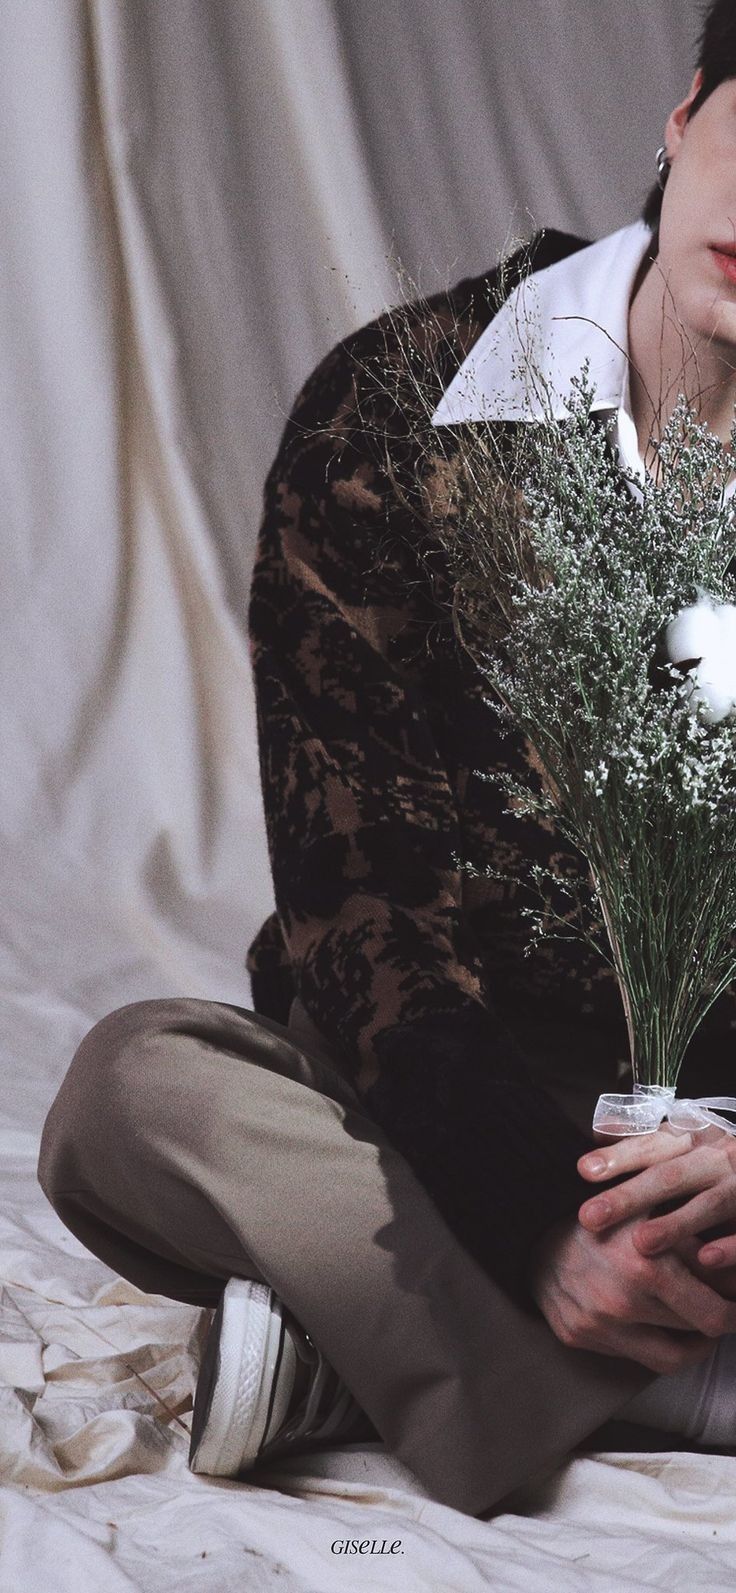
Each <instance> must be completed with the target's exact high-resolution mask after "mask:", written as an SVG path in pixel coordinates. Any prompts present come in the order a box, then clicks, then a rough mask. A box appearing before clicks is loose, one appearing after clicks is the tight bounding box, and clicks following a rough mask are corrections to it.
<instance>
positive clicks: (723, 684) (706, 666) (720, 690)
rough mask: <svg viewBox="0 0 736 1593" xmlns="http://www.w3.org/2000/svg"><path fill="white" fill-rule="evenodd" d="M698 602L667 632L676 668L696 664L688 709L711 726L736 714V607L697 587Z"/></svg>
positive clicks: (684, 611)
mask: <svg viewBox="0 0 736 1593" xmlns="http://www.w3.org/2000/svg"><path fill="white" fill-rule="evenodd" d="M696 591H697V594H698V597H697V602H695V603H692V604H690V605H689V606H688V607H687V608H683V609H681V610H680V613H679V614H678V615H677V616H676V618H675V619H673V620H671V621H670V623H669V625H668V626H667V629H666V631H665V646H666V648H667V655H668V657H669V659H670V660H671V662H672V663H673V664H681V663H684V662H685V660H687V659H693V660H697V663H695V664H694V667H693V668H692V669H691V670H690V676H691V679H692V682H693V684H692V686H691V688H690V694H689V699H688V701H689V706H690V707H691V708H692V710H693V711H694V712H697V711H698V710H699V711H700V714H701V717H702V718H703V719H704V720H705V721H706V723H707V724H709V725H717V724H719V723H720V721H721V720H722V719H725V718H726V717H727V716H728V715H729V714H733V713H734V711H736V605H735V604H733V603H719V602H718V600H717V598H714V597H712V596H711V595H710V593H709V592H706V591H705V589H704V587H702V586H698V587H696Z"/></svg>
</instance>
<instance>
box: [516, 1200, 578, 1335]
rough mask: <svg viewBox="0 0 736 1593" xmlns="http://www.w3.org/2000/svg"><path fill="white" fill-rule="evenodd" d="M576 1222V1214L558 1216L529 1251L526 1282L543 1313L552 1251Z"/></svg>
mask: <svg viewBox="0 0 736 1593" xmlns="http://www.w3.org/2000/svg"><path fill="white" fill-rule="evenodd" d="M576 1224H577V1217H576V1216H572V1217H561V1218H559V1219H558V1221H557V1222H554V1223H552V1224H551V1226H550V1227H549V1228H545V1230H544V1233H542V1234H540V1235H539V1237H538V1238H537V1239H536V1240H535V1242H534V1244H533V1245H532V1247H531V1250H530V1251H529V1257H528V1260H527V1268H526V1284H527V1288H528V1290H529V1294H530V1295H531V1298H532V1299H533V1301H534V1303H535V1305H536V1306H538V1308H539V1310H540V1311H541V1312H542V1313H543V1314H544V1305H543V1300H544V1297H545V1293H546V1285H547V1281H548V1278H549V1274H550V1271H551V1269H552V1265H553V1257H554V1253H555V1251H556V1249H557V1248H558V1246H559V1244H560V1242H561V1241H564V1240H565V1239H567V1238H568V1237H569V1235H570V1234H571V1233H572V1230H573V1229H574V1228H575V1226H576Z"/></svg>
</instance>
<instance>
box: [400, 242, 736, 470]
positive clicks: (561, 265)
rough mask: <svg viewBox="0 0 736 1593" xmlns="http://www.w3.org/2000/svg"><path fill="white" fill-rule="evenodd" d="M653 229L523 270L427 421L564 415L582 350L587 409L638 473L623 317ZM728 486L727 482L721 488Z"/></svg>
mask: <svg viewBox="0 0 736 1593" xmlns="http://www.w3.org/2000/svg"><path fill="white" fill-rule="evenodd" d="M651 237H652V234H651V231H650V229H649V227H647V226H645V224H644V222H643V221H635V222H633V223H632V224H631V225H630V226H628V227H622V228H621V229H620V230H619V231H618V232H613V233H611V234H610V235H609V236H608V237H607V238H601V239H600V240H599V242H598V243H592V244H589V245H588V246H587V247H586V248H585V249H579V250H577V251H576V253H575V254H573V255H567V256H566V257H565V258H564V259H563V260H558V261H557V262H556V264H555V265H551V266H546V267H545V268H544V270H542V271H535V272H532V273H530V275H529V276H527V277H525V278H524V279H523V281H522V282H520V283H519V285H518V287H516V288H515V289H514V291H513V293H511V294H510V296H509V298H508V299H507V300H506V302H505V303H504V304H503V305H502V306H501V309H500V310H499V312H498V314H497V315H496V316H494V318H493V320H492V321H491V322H489V324H488V326H487V327H486V329H485V331H484V332H482V333H481V336H480V337H479V338H478V340H477V342H476V343H474V345H473V347H472V349H471V350H470V353H469V355H468V357H467V359H466V360H465V361H464V363H463V364H462V365H461V367H460V369H459V371H458V372H457V374H456V375H455V376H454V378H453V380H452V381H451V383H450V385H449V387H448V388H447V389H446V391H445V392H444V393H443V395H442V398H441V400H440V403H439V404H438V406H437V409H436V410H435V412H434V414H433V416H432V425H433V426H452V425H457V424H458V423H459V422H461V421H471V420H517V421H535V420H544V419H545V418H546V419H549V418H554V419H563V418H564V416H565V415H567V414H568V413H569V402H570V398H571V394H572V386H571V383H572V379H573V377H579V376H580V374H581V371H582V367H583V364H584V363H585V361H586V360H587V361H588V363H589V382H590V386H591V387H592V389H593V392H594V395H595V396H594V399H593V403H592V405H591V409H592V410H594V411H596V412H602V413H603V414H606V415H608V416H610V418H611V421H612V423H613V425H612V431H613V439H614V441H615V444H616V448H617V452H618V459H619V463H620V464H621V466H622V468H623V469H624V470H626V471H627V472H628V473H629V475H631V476H634V477H636V478H638V480H639V481H640V482H642V483H643V482H645V481H646V467H645V464H644V460H643V458H642V455H641V452H640V449H639V440H638V437H637V433H636V426H635V425H634V419H633V415H632V413H631V400H630V395H629V352H628V346H629V338H628V321H629V303H630V300H631V294H632V290H633V286H634V282H635V280H636V276H637V273H638V271H639V267H640V265H641V263H642V260H643V259H644V255H645V252H646V250H647V248H648V247H649V244H650V242H651ZM735 489H736V482H731V483H730V484H729V486H728V487H727V489H726V493H725V496H726V497H730V496H731V494H732V493H733V491H734V490H735ZM633 490H634V491H636V488H634V489H633ZM637 496H638V494H637Z"/></svg>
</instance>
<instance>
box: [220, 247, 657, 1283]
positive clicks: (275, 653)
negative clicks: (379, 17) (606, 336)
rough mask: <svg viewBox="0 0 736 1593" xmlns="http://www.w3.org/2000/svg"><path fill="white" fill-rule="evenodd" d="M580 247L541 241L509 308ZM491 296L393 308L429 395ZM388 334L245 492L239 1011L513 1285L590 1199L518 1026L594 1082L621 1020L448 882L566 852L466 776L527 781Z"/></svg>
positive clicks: (499, 894) (355, 340)
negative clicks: (258, 901)
mask: <svg viewBox="0 0 736 1593" xmlns="http://www.w3.org/2000/svg"><path fill="white" fill-rule="evenodd" d="M580 247H582V244H581V242H580V241H579V240H577V239H573V238H569V237H566V236H564V235H562V234H555V233H547V234H545V235H542V236H541V237H540V238H538V239H536V240H535V241H534V243H533V244H532V245H531V246H530V248H529V249H527V250H526V251H524V253H523V255H522V254H520V255H519V256H518V257H516V258H515V259H514V260H513V261H512V262H511V264H510V265H507V267H506V269H505V277H504V289H505V291H510V289H511V287H513V286H514V285H515V282H516V281H517V280H518V279H519V275H520V272H521V271H522V270H523V269H526V268H528V266H529V263H530V262H531V263H532V265H533V268H534V269H541V268H542V267H543V266H546V265H549V264H551V263H552V262H553V261H554V260H556V259H559V258H562V257H563V256H564V255H566V254H568V253H570V252H572V251H573V250H575V249H577V248H580ZM494 302H495V303H497V302H498V279H497V275H496V274H495V273H490V274H489V275H488V276H486V277H480V278H475V279H470V280H466V281H464V282H462V283H460V284H459V286H458V287H457V288H455V289H454V290H453V291H452V292H450V293H447V294H442V295H437V296H436V297H435V298H433V299H431V300H429V301H425V303H424V304H422V305H418V306H416V307H413V308H411V307H410V308H409V309H408V310H405V311H403V312H402V314H403V315H405V316H407V317H408V318H409V322H410V323H411V330H412V341H413V343H414V344H416V346H417V347H421V346H422V344H423V345H424V348H425V351H426V354H427V359H426V366H425V373H424V377H423V379H424V380H426V382H427V383H430V384H431V383H434V385H435V391H434V393H432V394H431V397H432V399H433V403H437V402H438V401H439V398H440V395H441V393H442V391H443V389H444V388H445V387H446V386H447V385H448V384H449V382H450V380H451V379H452V376H453V375H454V373H455V371H456V370H457V368H458V367H459V365H460V364H462V362H463V360H464V359H465V357H466V355H467V353H468V352H469V350H470V348H471V347H472V344H473V343H474V341H475V340H476V339H477V337H478V336H479V335H480V333H481V331H482V330H483V328H484V326H485V325H486V324H487V322H488V320H489V318H490V316H491V314H492V313H493V310H492V306H493V304H494ZM398 324H399V323H398V322H397V320H396V318H394V317H389V316H384V317H382V318H381V319H380V320H378V321H376V322H374V323H372V324H371V325H370V326H367V327H365V328H363V329H362V330H361V331H359V332H358V333H356V334H355V335H354V336H352V337H351V338H348V339H347V340H346V341H345V342H343V343H341V344H340V345H338V347H337V348H335V349H334V350H333V352H332V353H331V354H330V355H328V357H327V358H326V359H325V360H324V361H323V362H322V363H321V365H320V366H319V367H318V368H317V370H316V371H315V372H314V374H313V375H312V376H311V377H310V379H309V381H308V382H307V384H306V386H305V387H304V389H303V391H302V393H301V394H300V396H299V398H298V400H297V402H296V405H295V408H294V411H293V413H292V416H291V418H290V420H289V422H288V424H287V426H286V430H285V432H284V436H283V439H282V442H281V445H280V448H279V451H278V454H277V457H276V460H275V461H274V464H273V467H272V469H271V471H270V473H269V476H268V480H267V483H266V489H265V509H264V516H263V522H262V526H261V531H260V539H259V545H258V553H257V559H256V564H255V569H254V574H253V584H252V596H251V605H250V632H251V640H252V654H253V667H254V674H255V686H256V697H257V705H258V728H259V745H260V763H261V779H262V788H263V798H264V805H265V814H266V822H267V831H268V841H269V850H270V857H271V867H272V872H273V882H274V890H275V899H276V904H277V913H276V914H275V915H274V916H273V917H272V918H271V919H269V920H268V922H267V923H266V924H265V925H264V927H263V929H262V930H261V932H260V934H259V935H258V936H257V938H256V940H255V941H254V943H253V945H252V947H251V948H250V952H249V956H248V968H249V971H250V974H251V978H252V985H253V1000H254V1004H255V1006H256V1008H257V1010H259V1011H261V1012H263V1013H265V1014H267V1015H270V1016H272V1017H274V1018H276V1019H278V1020H280V1021H282V1022H286V1020H287V1017H288V1011H289V1005H290V1001H291V998H292V996H293V995H294V994H296V993H298V994H299V996H300V998H301V1000H302V1002H303V1003H304V1006H305V1007H306V1009H307V1011H308V1013H309V1014H310V1016H311V1018H312V1020H313V1021H314V1023H315V1024H316V1025H317V1027H318V1029H319V1030H320V1031H321V1032H322V1033H323V1034H324V1035H325V1037H326V1038H327V1039H328V1040H329V1042H330V1043H331V1044H332V1045H333V1046H334V1047H335V1048H336V1049H337V1051H338V1053H339V1055H340V1056H341V1058H342V1059H343V1066H344V1068H345V1072H346V1074H348V1076H349V1077H350V1078H351V1079H352V1082H353V1083H354V1085H355V1087H356V1088H357V1090H358V1092H359V1094H360V1095H361V1096H362V1098H363V1099H364V1101H365V1102H366V1105H367V1107H368V1109H369V1110H370V1112H371V1114H372V1115H373V1116H374V1117H375V1118H376V1119H377V1120H378V1121H379V1122H380V1123H381V1125H382V1126H383V1128H384V1130H385V1132H386V1134H387V1136H388V1137H389V1138H390V1139H391V1140H392V1141H393V1143H394V1144H395V1145H396V1146H397V1147H398V1148H399V1149H400V1150H401V1151H402V1153H403V1154H404V1155H405V1156H406V1158H407V1159H408V1160H409V1161H410V1163H411V1164H412V1166H413V1167H414V1169H415V1171H416V1172H417V1174H418V1176H419V1177H420V1178H421V1180H422V1181H423V1183H424V1184H425V1186H426V1187H427V1189H428V1190H429V1192H430V1193H431V1194H432V1195H433V1197H434V1199H435V1200H436V1202H437V1204H438V1205H439V1207H440V1209H441V1210H442V1211H443V1213H444V1214H445V1216H446V1218H447V1220H448V1221H449V1222H450V1223H451V1225H452V1226H453V1227H454V1228H455V1230H456V1231H457V1232H458V1233H459V1234H460V1236H461V1238H462V1239H463V1241H464V1243H465V1244H466V1245H467V1246H468V1248H469V1249H470V1250H471V1251H472V1253H473V1254H475V1255H476V1256H477V1257H478V1258H479V1259H480V1260H481V1262H482V1263H483V1264H484V1265H485V1266H487V1267H488V1269H489V1270H490V1271H491V1272H492V1273H493V1274H494V1275H495V1276H496V1277H497V1278H498V1279H499V1280H500V1281H501V1282H504V1283H505V1284H506V1285H507V1286H509V1287H511V1288H519V1287H520V1286H521V1285H522V1282H523V1276H524V1271H525V1267H526V1262H527V1258H528V1254H529V1250H530V1248H531V1246H532V1245H533V1243H534V1241H535V1239H536V1238H537V1237H538V1236H540V1235H541V1234H542V1233H543V1232H544V1231H545V1230H546V1229H547V1228H548V1227H549V1226H550V1225H551V1224H552V1223H554V1222H555V1221H556V1220H557V1219H558V1218H560V1217H561V1216H563V1215H565V1214H568V1213H570V1212H572V1211H574V1210H575V1209H576V1206H577V1204H579V1202H580V1199H581V1198H584V1196H585V1193H586V1189H585V1186H584V1185H583V1184H582V1182H581V1181H580V1180H579V1179H578V1176H577V1173H576V1170H575V1161H576V1158H577V1156H578V1155H579V1154H580V1153H581V1152H582V1151H583V1150H584V1149H586V1148H587V1146H588V1143H589V1141H588V1139H587V1137H586V1136H585V1135H584V1134H583V1133H582V1132H581V1131H580V1129H579V1128H577V1127H575V1125H574V1124H573V1123H572V1122H571V1121H570V1120H569V1119H568V1118H567V1117H566V1116H565V1115H564V1114H563V1112H562V1111H561V1110H560V1108H559V1107H558V1106H557V1105H555V1104H554V1103H553V1102H552V1101H551V1100H550V1099H549V1098H547V1097H545V1095H544V1094H543V1093H541V1092H540V1089H539V1085H538V1082H536V1080H535V1078H533V1077H532V1073H531V1072H530V1069H529V1067H528V1065H527V1062H526V1060H525V1058H524V1055H523V1052H522V1050H521V1049H520V1047H519V1045H518V1043H517V1042H516V1040H515V1039H514V1036H513V1033H512V1031H513V1029H514V1028H515V1027H517V1028H518V1025H517V1024H516V1017H517V1016H518V1015H522V1016H523V1017H524V1018H525V1019H526V1018H529V1017H530V1016H531V1017H534V1018H536V1019H537V1020H538V1023H539V1026H540V1032H541V1033H542V1035H543V1034H544V1032H545V1026H546V1025H549V1026H550V1032H551V1030H552V1028H553V1026H554V1025H555V1024H556V1025H557V1026H558V1033H560V1034H561V1033H564V1034H566V1035H567V1034H569V1033H571V1034H572V1037H573V1039H572V1043H573V1046H575V1045H577V1048H578V1054H577V1056H575V1055H571V1058H570V1065H571V1068H572V1069H573V1070H574V1067H575V1065H576V1064H577V1066H578V1067H579V1068H581V1069H584V1068H585V1067H586V1065H587V1063H588V1062H589V1061H590V1054H591V1052H594V1053H595V1055H596V1056H597V1057H598V1059H599V1060H600V1058H601V1056H602V1055H603V1054H604V1053H605V1055H606V1056H607V1058H608V1059H609V1061H610V1077H609V1079H608V1080H607V1081H604V1082H608V1084H609V1087H611V1086H615V1077H616V1061H617V1059H618V1058H625V1056H626V1052H627V1044H626V1033H625V1025H624V1021H623V1016H622V1011H621V1003H620V999H619V996H618V992H617V989H616V986H615V982H614V979H613V975H612V973H611V971H610V969H609V968H608V967H607V966H606V965H605V963H604V962H603V961H602V960H601V959H600V958H596V956H595V953H594V952H593V951H592V950H589V949H587V948H586V947H585V946H584V945H583V944H582V943H580V942H576V941H570V942H568V941H553V942H548V943H545V944H543V945H542V946H540V947H538V948H536V949H535V950H534V952H533V954H532V955H531V956H527V957H525V956H524V947H525V945H526V943H527V940H528V926H527V922H526V920H525V919H524V918H523V917H521V916H520V907H521V906H522V905H524V903H525V902H527V901H529V900H531V898H530V897H529V896H528V894H525V889H524V887H523V885H516V884H514V883H509V882H503V881H499V880H495V879H489V878H487V877H480V878H478V877H470V876H469V874H468V873H467V872H466V871H465V870H464V869H463V868H461V866H460V859H464V860H465V862H466V863H470V864H472V865H474V867H475V868H476V869H478V870H482V869H483V868H484V866H485V865H487V864H489V863H490V864H492V866H493V867H494V868H496V869H500V870H502V871H504V872H508V873H509V874H515V873H519V872H520V869H521V865H522V862H523V860H524V859H527V860H529V859H536V860H538V861H539V862H541V863H543V864H544V865H546V866H547V867H554V868H555V869H556V870H557V871H559V872H560V873H562V874H563V875H564V874H565V873H566V872H567V871H568V870H571V869H572V870H576V869H578V868H579V864H580V859H579V858H574V857H572V856H571V855H570V853H569V851H566V850H565V847H564V846H563V845H561V844H560V838H559V837H558V836H556V835H555V832H554V829H553V828H552V826H551V825H550V824H549V823H548V822H547V823H545V825H541V824H540V823H539V822H538V821H533V820H530V819H528V820H521V819H520V818H518V817H516V816H514V815H511V814H509V813H504V808H506V807H507V798H506V797H505V795H504V794H503V792H502V791H501V790H499V789H498V788H497V787H496V786H495V785H493V784H491V783H488V782H485V781H482V780H480V779H479V778H478V777H477V776H476V774H475V773H474V771H475V770H477V769H479V768H480V769H494V768H495V769H499V768H504V767H505V768H510V769H517V770H519V771H520V772H524V771H526V772H528V768H529V765H530V762H531V763H533V754H532V753H531V749H530V748H529V746H528V744H527V743H526V742H525V741H524V739H523V738H522V737H521V736H520V735H518V734H516V733H514V732H509V731H507V730H504V729H503V728H502V727H501V725H500V723H499V720H498V717H497V716H496V715H495V714H494V713H493V712H492V711H491V710H490V709H489V707H488V706H487V703H486V702H485V696H486V692H485V689H484V686H483V682H482V680H481V679H480V676H479V675H478V674H477V672H476V671H474V668H473V666H471V664H470V662H469V659H468V656H467V654H466V653H464V652H462V651H461V650H460V648H459V647H458V645H457V643H456V641H455V638H454V635H453V629H452V623H451V618H450V615H449V611H448V607H447V597H448V594H449V590H450V587H449V581H448V579H447V576H446V572H445V570H444V567H443V564H442V559H441V558H440V557H439V556H438V557H437V558H436V559H435V561H434V564H432V563H431V562H430V563H429V564H428V561H427V558H426V551H427V546H428V539H429V538H430V535H431V534H430V530H429V520H430V519H431V514H430V512H429V508H428V506H429V505H430V500H431V498H432V494H433V493H434V494H435V498H436V492H437V485H438V482H439V483H440V484H441V479H442V472H443V471H444V470H446V468H447V466H446V463H445V462H444V461H443V460H442V459H441V458H440V457H439V456H438V458H437V460H436V461H435V465H436V471H435V476H434V479H433V467H432V461H431V459H429V460H428V459H427V457H426V454H424V453H421V455H420V453H419V451H418V449H417V446H416V444H415V442H414V440H413V433H412V424H411V416H410V415H409V413H408V410H407V409H406V408H404V407H403V406H402V403H401V402H400V401H399V400H397V397H396V392H395V390H394V384H393V383H392V380H391V371H392V367H393V368H394V369H395V373H396V387H400V386H401V385H402V384H401V373H400V368H401V366H402V363H403V364H405V358H406V354H405V346H404V344H403V341H402V339H400V337H399V335H398V331H397V325H398ZM403 324H404V328H405V327H406V324H407V323H406V322H404V323H403ZM379 370H380V372H381V373H382V379H381V381H376V379H375V372H376V371H379ZM372 373H373V374H372ZM448 435H449V432H448V431H446V432H445V433H444V441H445V444H446V447H447V439H448ZM386 438H389V439H390V446H389V448H388V451H387V449H386V445H385V440H386ZM450 446H451V444H450ZM433 512H436V503H435V506H434V511H433ZM430 568H431V569H432V570H433V574H432V577H431V579H430V575H429V573H428V572H429V570H430ZM566 1026H567V1027H566ZM542 1063H543V1056H542ZM536 1074H537V1077H538V1074H539V1068H538V1067H537V1068H536Z"/></svg>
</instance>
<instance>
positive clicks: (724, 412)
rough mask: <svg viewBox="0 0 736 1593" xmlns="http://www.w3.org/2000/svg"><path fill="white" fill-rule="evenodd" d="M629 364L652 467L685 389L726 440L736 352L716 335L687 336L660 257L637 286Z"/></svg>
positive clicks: (734, 395)
mask: <svg viewBox="0 0 736 1593" xmlns="http://www.w3.org/2000/svg"><path fill="white" fill-rule="evenodd" d="M629 362H630V367H629V381H630V395H631V411H632V415H633V419H634V424H635V426H636V432H637V437H638V439H639V448H640V452H641V455H642V458H643V459H644V460H645V461H646V463H647V465H648V466H649V467H650V468H654V467H656V457H657V452H656V444H657V443H658V441H659V439H660V438H661V435H662V432H663V431H664V428H665V426H666V425H667V422H668V420H669V419H670V417H671V415H672V411H673V409H674V407H675V404H676V403H677V399H678V397H679V396H680V394H681V393H684V395H685V397H686V399H687V401H688V403H689V404H690V405H691V406H692V408H693V409H694V411H695V413H696V415H697V418H698V421H699V422H700V424H701V425H706V426H708V427H709V428H710V430H711V431H713V432H715V434H716V436H717V437H719V438H720V440H721V442H723V443H727V442H728V440H729V438H730V435H731V429H732V426H733V422H734V407H735V406H736V354H735V353H734V350H733V349H732V348H731V347H729V346H725V345H723V344H721V343H718V342H716V341H715V339H711V340H710V341H706V339H704V338H703V339H701V340H700V341H699V342H698V343H697V344H696V343H694V342H693V341H692V340H691V339H690V338H688V336H687V333H686V331H685V328H684V327H683V326H682V324H681V323H680V322H679V321H678V317H677V306H676V304H675V303H674V302H673V299H672V295H671V294H670V293H669V290H668V287H667V283H666V281H665V280H664V277H663V275H662V272H661V271H660V270H658V268H657V262H656V260H655V261H654V262H653V263H652V264H651V265H650V264H649V263H648V262H645V263H644V265H643V266H642V270H641V272H640V275H639V278H638V279H637V282H636V283H635V284H634V292H633V294H632V298H631V304H630V307H629Z"/></svg>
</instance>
